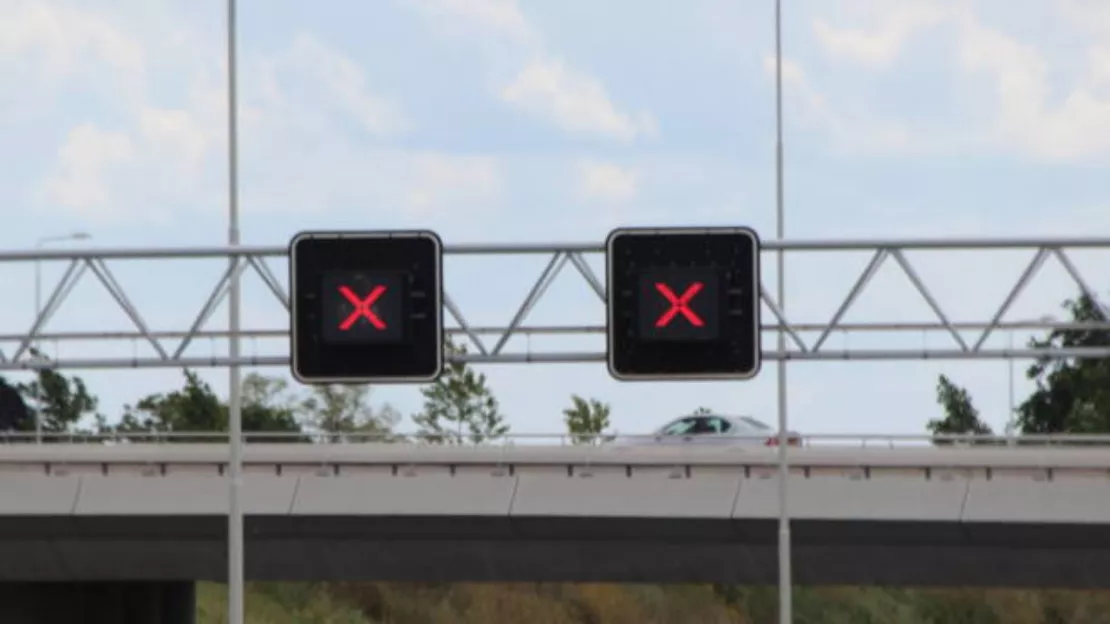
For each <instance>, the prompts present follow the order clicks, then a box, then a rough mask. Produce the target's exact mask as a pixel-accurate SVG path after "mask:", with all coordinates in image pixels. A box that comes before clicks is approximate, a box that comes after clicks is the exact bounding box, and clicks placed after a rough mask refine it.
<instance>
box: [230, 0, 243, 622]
mask: <svg viewBox="0 0 1110 624" xmlns="http://www.w3.org/2000/svg"><path fill="white" fill-rule="evenodd" d="M235 9H236V6H235V0H227V151H228V159H227V168H228V176H227V216H228V228H227V240H228V245H230V246H231V247H237V246H238V245H239V123H238V116H239V110H238V106H239V105H238V85H237V82H236V81H237V73H236V72H237V69H236V49H235V48H236V32H235V30H236V10H235ZM240 260H241V259H240V258H239V257H238V256H232V258H231V288H230V289H229V293H228V294H229V299H230V301H228V323H227V324H228V332H229V333H230V337H229V339H228V356H229V357H230V358H231V359H232V361H233V362H234V361H238V359H239V338H240V336H239V331H240V327H239V320H240V319H239V305H240V296H241V293H240V291H239V271H238V266H239V262H240ZM228 385H229V386H230V388H229V389H228V394H229V396H228V403H229V405H228V407H229V409H228V447H230V458H229V461H228V473H229V474H228V477H229V482H230V483H229V488H228V489H229V492H228V495H229V501H228V502H229V505H228V514H227V551H228V552H227V587H228V600H227V621H228V624H243V621H244V618H245V603H244V598H243V594H244V587H243V585H244V582H245V578H244V576H245V573H244V567H245V566H244V563H245V557H244V543H243V542H244V540H243V507H242V500H241V494H242V486H243V474H242V473H243V456H242V452H243V449H242V444H243V418H242V405H241V397H240V391H241V389H242V388H241V385H242V380H241V372H240V369H239V365H238V364H232V365H231V366H230V367H228Z"/></svg>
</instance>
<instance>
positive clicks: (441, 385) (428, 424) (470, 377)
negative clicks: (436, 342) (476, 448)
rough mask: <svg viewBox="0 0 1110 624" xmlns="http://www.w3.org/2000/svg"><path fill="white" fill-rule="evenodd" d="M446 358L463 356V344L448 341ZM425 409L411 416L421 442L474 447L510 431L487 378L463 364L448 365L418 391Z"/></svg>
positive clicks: (452, 363)
mask: <svg viewBox="0 0 1110 624" xmlns="http://www.w3.org/2000/svg"><path fill="white" fill-rule="evenodd" d="M446 350H447V355H448V356H449V357H453V356H457V355H463V354H465V353H466V347H465V345H456V344H455V343H454V342H453V341H451V340H450V339H448V341H447V345H446ZM420 393H421V394H422V395H423V396H424V410H423V411H422V412H421V413H419V414H416V415H414V416H413V417H412V420H413V423H415V424H416V426H417V428H418V429H419V433H420V435H421V437H422V439H423V440H425V441H427V442H430V443H433V444H442V443H448V444H461V443H463V442H464V441H469V442H471V443H473V444H480V443H482V442H486V441H490V440H495V439H497V438H500V437H502V436H504V435H505V434H507V433H508V432H509V425H508V424H507V423H506V422H505V417H504V416H503V415H502V414H501V406H500V404H499V403H498V402H497V398H496V397H495V396H494V395H493V391H492V390H491V389H490V388H489V386H488V384H487V383H486V376H485V375H484V374H482V373H477V372H475V371H474V370H473V369H472V368H470V366H468V365H467V364H465V363H463V362H451V363H449V364H447V366H446V369H445V370H444V372H443V375H441V376H440V378H439V379H437V380H436V381H435V382H434V383H432V384H429V385H427V386H425V387H424V388H421V390H420Z"/></svg>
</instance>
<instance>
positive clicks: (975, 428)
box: [926, 375, 991, 444]
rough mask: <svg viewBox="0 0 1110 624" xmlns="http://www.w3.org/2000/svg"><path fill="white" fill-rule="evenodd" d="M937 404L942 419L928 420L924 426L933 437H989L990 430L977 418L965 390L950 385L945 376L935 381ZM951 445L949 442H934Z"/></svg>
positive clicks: (976, 411)
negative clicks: (939, 407) (942, 414)
mask: <svg viewBox="0 0 1110 624" xmlns="http://www.w3.org/2000/svg"><path fill="white" fill-rule="evenodd" d="M937 403H939V404H940V406H941V408H943V410H944V418H940V419H933V420H930V421H929V423H928V424H927V425H926V427H927V428H928V430H929V431H930V432H932V434H933V435H936V436H940V435H984V436H986V435H991V429H990V427H988V426H987V425H986V424H985V423H983V421H982V420H980V418H979V410H978V409H976V408H975V405H973V404H972V402H971V396H970V395H968V393H967V390H965V389H964V388H961V387H960V386H957V385H956V384H954V383H952V380H950V379H948V377H946V376H945V375H941V376H940V378H939V379H938V380H937ZM935 442H936V443H937V444H951V443H952V441H951V440H936V441H935Z"/></svg>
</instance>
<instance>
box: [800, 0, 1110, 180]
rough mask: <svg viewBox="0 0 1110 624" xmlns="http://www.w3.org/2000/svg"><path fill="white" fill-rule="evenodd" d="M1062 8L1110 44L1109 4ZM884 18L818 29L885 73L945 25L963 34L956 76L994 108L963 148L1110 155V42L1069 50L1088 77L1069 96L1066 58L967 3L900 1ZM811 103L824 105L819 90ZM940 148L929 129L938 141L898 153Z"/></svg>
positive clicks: (827, 43) (920, 139) (968, 131)
mask: <svg viewBox="0 0 1110 624" xmlns="http://www.w3.org/2000/svg"><path fill="white" fill-rule="evenodd" d="M1057 7H1058V8H1059V9H1060V10H1061V11H1062V12H1063V14H1064V15H1065V16H1066V17H1070V18H1071V20H1072V23H1073V25H1078V24H1079V23H1080V22H1081V21H1083V22H1085V26H1083V27H1082V28H1083V29H1084V30H1087V31H1088V32H1091V33H1096V36H1098V35H1099V34H1101V36H1102V37H1106V38H1110V13H1107V11H1106V6H1105V3H1099V4H1095V3H1086V2H1083V1H1081V0H1072V1H1069V2H1064V3H1060V4H1058V5H1057ZM1084 18H1085V19H1084ZM875 21H877V22H878V25H877V26H876V27H874V28H872V29H869V30H863V29H857V28H834V27H833V26H830V25H829V24H828V22H826V21H825V20H822V19H820V18H817V19H814V20H813V28H814V33H815V36H816V38H817V41H818V43H819V44H820V45H821V47H822V49H823V50H824V51H825V52H826V53H827V54H829V55H830V56H832V57H835V58H841V59H847V60H851V61H854V62H856V63H858V64H860V65H862V66H864V67H868V68H872V69H878V68H885V67H888V66H890V65H891V64H892V63H893V62H894V61H895V60H897V59H898V58H899V56H900V54H901V52H902V50H903V48H904V47H905V45H906V44H907V43H908V42H909V41H910V40H911V39H912V37H914V36H917V35H920V34H921V33H922V32H924V31H925V30H926V29H928V28H932V27H941V26H942V27H944V28H945V29H946V32H947V33H949V34H950V35H952V36H954V40H953V41H954V42H953V44H952V45H950V46H949V51H950V55H949V56H948V59H949V60H950V62H951V63H952V64H953V66H954V68H955V70H956V71H957V72H958V74H957V75H962V76H965V77H967V78H970V79H971V80H969V81H968V91H967V93H966V97H968V98H969V99H972V100H974V99H981V98H983V97H986V98H987V99H988V100H989V101H990V103H991V106H992V107H993V109H994V110H993V111H992V112H991V113H990V114H989V115H987V116H986V117H985V118H978V119H969V120H967V123H968V127H966V128H961V129H960V130H961V131H962V134H963V135H964V136H965V139H964V140H963V141H960V142H959V143H962V144H963V145H962V146H963V147H968V146H978V147H984V146H986V147H994V148H1002V149H1006V150H1013V151H1017V152H1019V153H1022V154H1025V155H1027V156H1031V157H1034V158H1039V159H1045V160H1065V159H1076V158H1087V157H1091V156H1097V155H1102V154H1107V153H1110V93H1108V92H1107V88H1106V87H1107V86H1108V85H1110V81H1108V77H1110V52H1108V47H1107V43H1110V42H1108V41H1106V40H1103V41H1097V40H1096V41H1093V42H1087V45H1083V44H1082V43H1081V39H1082V38H1081V37H1077V36H1076V35H1077V33H1073V34H1072V37H1073V39H1072V41H1073V43H1072V45H1070V46H1068V47H1067V50H1066V51H1067V52H1069V53H1071V52H1075V51H1080V52H1082V54H1083V59H1082V62H1084V63H1085V64H1086V71H1085V72H1083V73H1082V75H1080V76H1079V78H1078V79H1076V80H1075V81H1074V82H1073V84H1072V85H1070V87H1069V88H1068V89H1067V90H1066V91H1064V93H1063V94H1062V95H1061V94H1060V93H1056V92H1054V91H1055V90H1054V89H1053V85H1054V80H1056V78H1055V77H1054V76H1053V69H1054V67H1056V66H1057V65H1059V64H1063V63H1067V62H1068V61H1067V60H1066V59H1065V58H1064V57H1062V56H1051V57H1050V56H1049V55H1048V54H1047V53H1046V52H1045V51H1044V50H1042V49H1040V48H1038V47H1037V46H1035V45H1034V44H1032V43H1030V42H1023V41H1020V40H1018V39H1017V38H1015V37H1013V36H1011V35H1009V34H1007V33H1005V32H1003V31H1002V30H1001V29H999V28H997V27H993V26H991V25H988V24H986V23H984V21H983V18H982V17H981V16H980V15H978V14H976V13H975V12H974V11H973V9H972V7H971V6H969V5H967V4H966V3H965V4H958V5H951V6H943V7H942V6H941V5H938V4H928V3H924V4H912V5H906V4H894V5H893V8H890V7H888V9H887V10H886V11H885V12H883V13H882V14H881V15H880V16H879V19H877V20H875ZM1062 53H1063V52H1061V54H1062ZM808 97H809V98H810V99H811V100H812V99H818V98H819V96H817V95H815V92H812V94H811V95H809V96H808ZM820 99H821V101H822V104H821V106H819V107H816V108H818V109H820V110H821V111H822V114H824V115H825V116H826V117H830V118H832V117H837V115H835V114H833V113H831V112H829V110H830V109H829V107H828V105H827V104H824V99H823V98H820ZM969 108H971V107H970V106H969ZM884 123H894V122H884ZM936 142H937V141H936V137H935V136H934V132H933V131H932V129H930V133H929V135H926V134H923V133H922V134H917V135H914V136H905V137H903V139H902V140H899V141H897V142H895V143H893V144H891V145H890V147H891V148H895V149H897V148H904V147H906V146H908V145H917V144H918V143H926V144H928V143H934V144H935V143H936Z"/></svg>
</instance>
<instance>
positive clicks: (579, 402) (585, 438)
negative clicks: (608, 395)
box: [563, 394, 613, 444]
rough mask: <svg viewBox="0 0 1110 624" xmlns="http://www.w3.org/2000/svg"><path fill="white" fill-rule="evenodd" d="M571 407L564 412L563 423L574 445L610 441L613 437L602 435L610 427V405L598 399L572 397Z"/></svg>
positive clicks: (574, 395)
mask: <svg viewBox="0 0 1110 624" xmlns="http://www.w3.org/2000/svg"><path fill="white" fill-rule="evenodd" d="M570 400H571V406H570V407H568V408H566V409H565V410H563V422H565V423H566V426H567V432H568V433H569V434H571V435H570V439H571V443H573V444H594V443H597V442H600V441H609V440H611V439H612V438H613V436H611V435H610V436H603V435H602V434H603V433H604V432H605V430H606V429H607V428H608V427H609V405H608V404H607V403H602V402H601V401H599V400H597V399H589V400H588V401H587V400H586V399H583V398H582V397H580V396H578V395H577V394H573V395H571V397H570Z"/></svg>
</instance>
